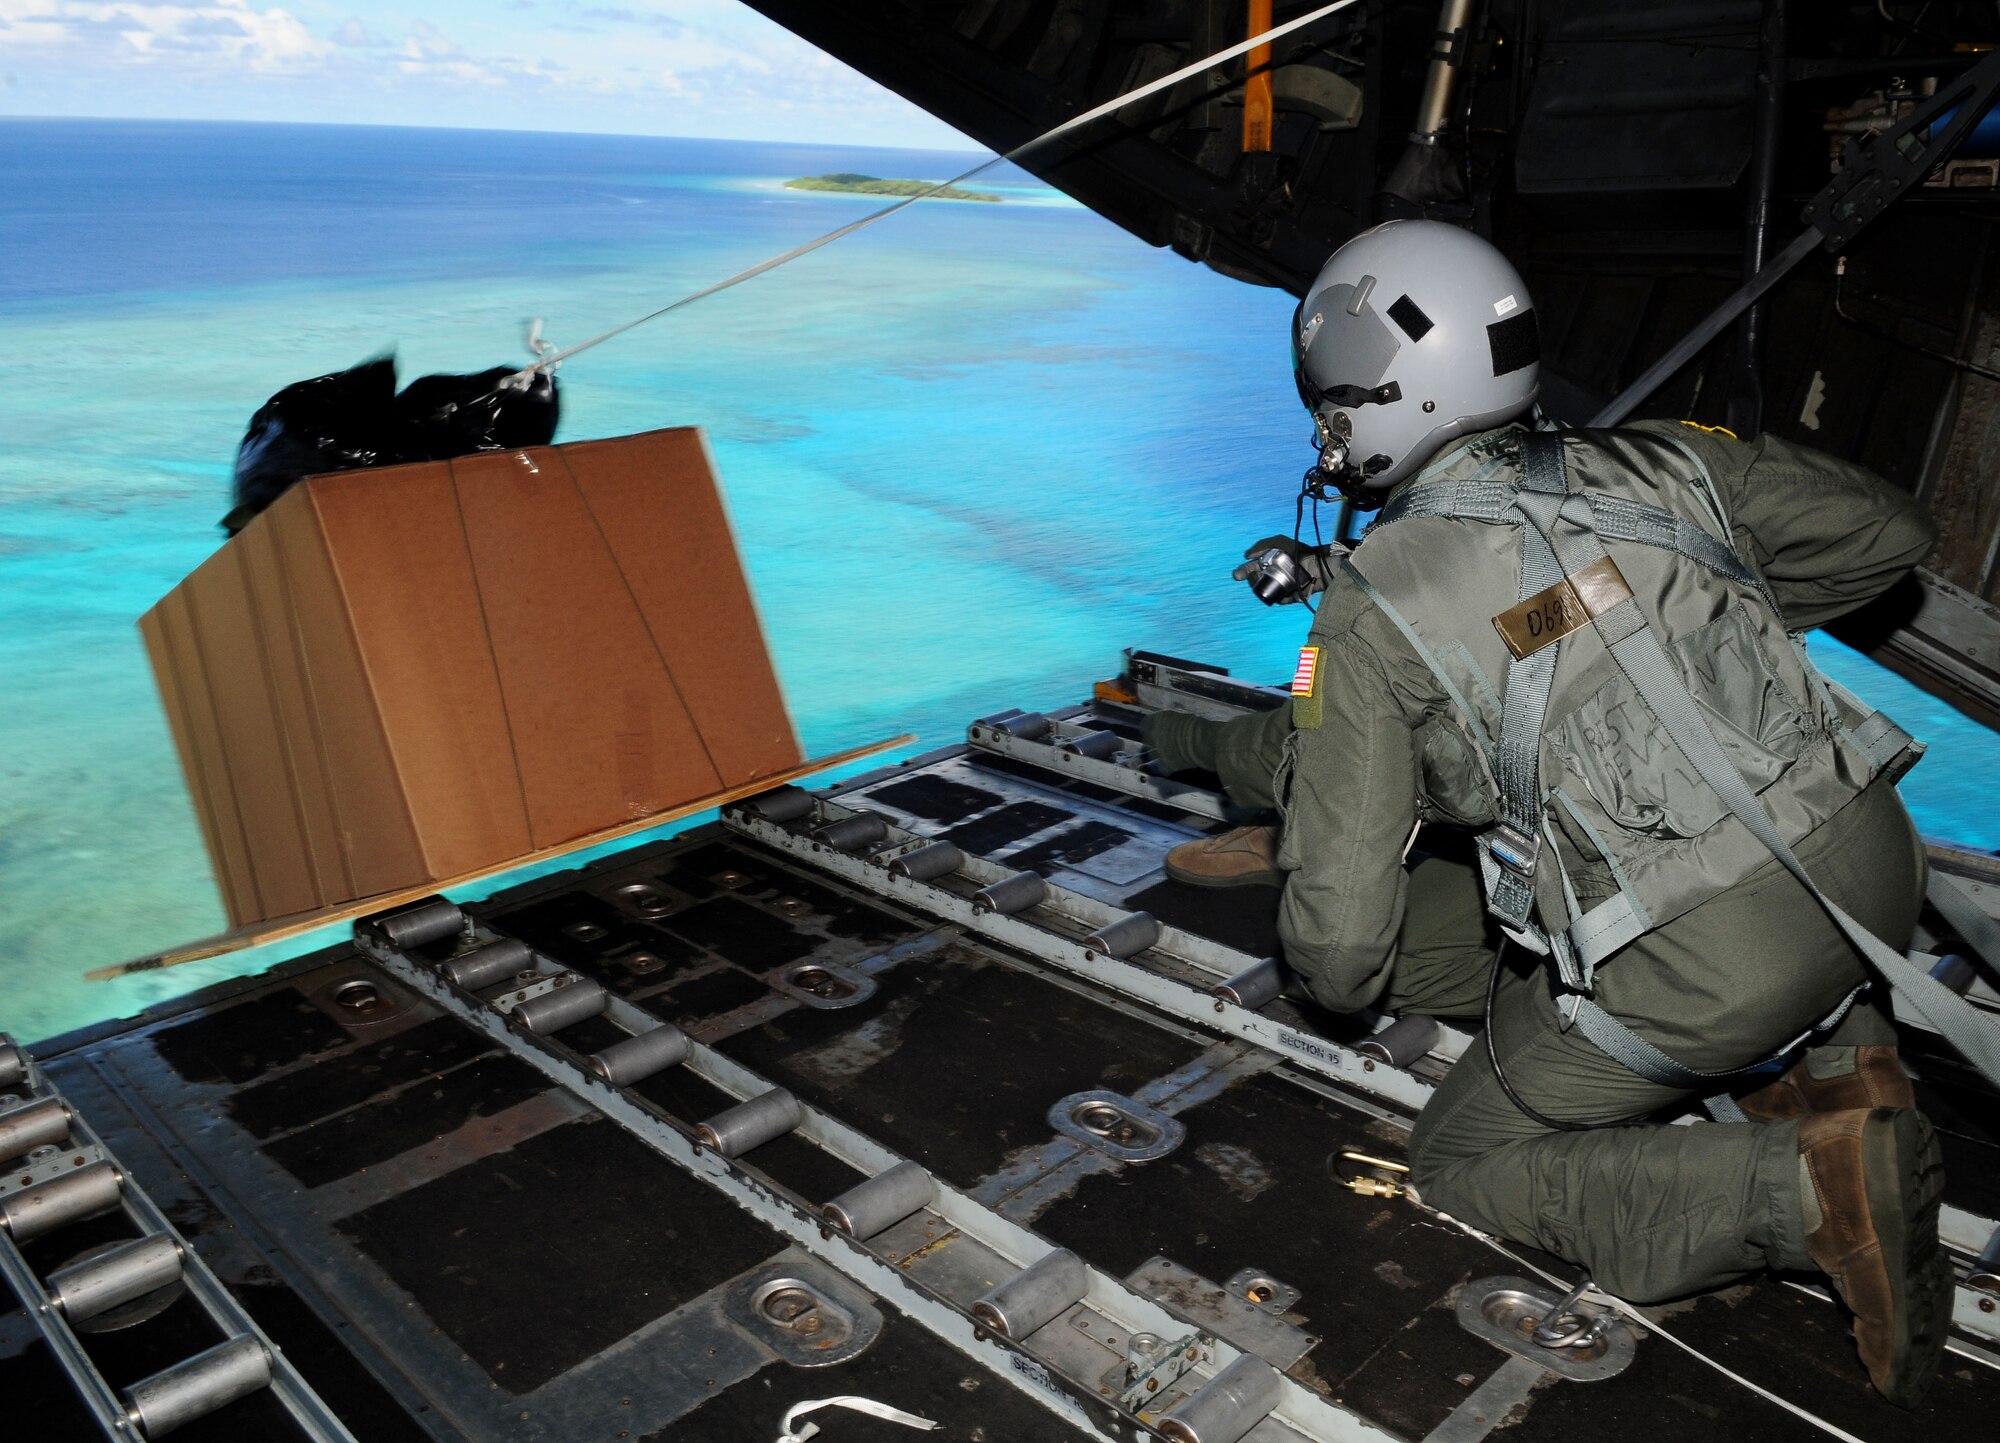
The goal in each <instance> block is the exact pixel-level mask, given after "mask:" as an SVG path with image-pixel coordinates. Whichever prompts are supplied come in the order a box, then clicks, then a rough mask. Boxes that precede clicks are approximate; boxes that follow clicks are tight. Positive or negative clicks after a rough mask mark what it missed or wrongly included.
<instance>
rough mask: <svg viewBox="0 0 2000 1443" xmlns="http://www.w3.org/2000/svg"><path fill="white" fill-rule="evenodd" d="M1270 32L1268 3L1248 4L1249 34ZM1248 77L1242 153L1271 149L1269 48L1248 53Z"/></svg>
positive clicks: (1263, 0)
mask: <svg viewBox="0 0 2000 1443" xmlns="http://www.w3.org/2000/svg"><path fill="white" fill-rule="evenodd" d="M1270 28H1271V0H1250V33H1251V34H1252V35H1262V34H1263V33H1264V32H1265V31H1266V30H1269V29H1270ZM1247 63H1248V65H1249V67H1250V73H1249V75H1248V76H1247V77H1246V78H1245V79H1244V82H1243V153H1244V154H1245V155H1248V154H1250V153H1251V152H1252V151H1268V150H1269V149H1270V148H1271V110H1272V106H1271V47H1270V46H1269V45H1268V44H1266V45H1259V46H1257V47H1256V48H1255V49H1253V50H1252V51H1251V52H1250V55H1249V59H1248V62H1247Z"/></svg>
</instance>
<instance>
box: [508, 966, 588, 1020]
mask: <svg viewBox="0 0 2000 1443" xmlns="http://www.w3.org/2000/svg"><path fill="white" fill-rule="evenodd" d="M526 975H527V974H526V973H516V974H515V978H514V984H513V985H510V986H509V987H508V988H507V990H506V991H505V992H502V993H500V994H499V995H498V996H496V997H493V998H492V999H491V1006H492V1008H493V1010H494V1011H495V1012H512V1011H513V1010H514V1009H515V1008H516V1007H519V1006H520V1005H521V1004H522V1003H523V1002H529V1001H532V1000H534V999H535V998H537V997H545V996H547V995H548V994H549V993H551V992H559V991H561V990H562V989H563V988H565V987H567V986H569V985H570V984H571V983H572V982H574V981H576V980H577V978H578V974H576V973H573V972H553V973H550V972H544V973H541V974H539V975H537V976H536V978H535V980H534V981H533V982H522V981H521V978H522V977H524V976H526Z"/></svg>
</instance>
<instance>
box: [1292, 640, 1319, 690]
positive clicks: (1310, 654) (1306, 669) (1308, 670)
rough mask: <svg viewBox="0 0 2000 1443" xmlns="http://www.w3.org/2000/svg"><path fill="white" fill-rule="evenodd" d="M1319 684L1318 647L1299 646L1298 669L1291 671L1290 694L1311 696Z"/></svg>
mask: <svg viewBox="0 0 2000 1443" xmlns="http://www.w3.org/2000/svg"><path fill="white" fill-rule="evenodd" d="M1318 686H1319V648H1318V647H1316V646H1302V647H1300V648H1299V669H1298V670H1297V671H1295V672H1293V673H1292V695H1293V696H1311V695H1313V692H1314V689H1315V688H1316V687H1318Z"/></svg>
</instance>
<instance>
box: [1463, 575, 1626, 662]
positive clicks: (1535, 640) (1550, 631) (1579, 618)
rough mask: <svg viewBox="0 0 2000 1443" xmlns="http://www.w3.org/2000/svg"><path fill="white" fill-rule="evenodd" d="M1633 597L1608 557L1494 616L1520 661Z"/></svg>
mask: <svg viewBox="0 0 2000 1443" xmlns="http://www.w3.org/2000/svg"><path fill="white" fill-rule="evenodd" d="M1631 599H1632V588H1631V587H1629V586H1627V585H1626V584H1625V578H1624V576H1623V575H1622V574H1621V573H1620V572H1619V570H1618V563H1617V562H1615V561H1613V560H1612V559H1611V558H1610V557H1608V556H1607V557H1605V558H1603V559H1602V560H1600V561H1593V562H1591V563H1590V565H1588V566H1586V567H1584V568H1583V570H1581V571H1579V572H1577V573H1576V574H1575V575H1573V576H1565V577H1564V578H1563V579H1562V580H1561V581H1558V582H1557V583H1556V584H1555V585H1554V586H1550V587H1547V588H1545V589H1543V590H1541V591H1538V592H1536V593H1535V594H1534V595H1533V596H1531V597H1529V598H1528V599H1527V600H1526V601H1523V602H1521V603H1519V604H1518V605H1515V606H1511V607H1509V608H1508V609H1507V610H1505V611H1503V612H1501V613H1500V614H1499V615H1498V616H1496V617H1494V618H1493V629H1494V630H1495V631H1497V632H1499V633H1500V639H1501V640H1502V641H1504V642H1506V643H1507V650H1509V651H1511V652H1513V653H1514V657H1515V659H1516V660H1517V661H1518V660H1520V659H1521V658H1523V657H1529V656H1533V655H1534V654H1535V653H1536V652H1538V651H1540V650H1541V649H1542V648H1543V647H1545V646H1547V645H1549V643H1551V642H1556V641H1561V640H1562V639H1563V638H1564V637H1566V636H1568V635H1569V634H1570V633H1571V632H1572V631H1578V630H1580V629H1582V628H1583V627H1586V626H1588V625H1590V623H1591V619H1592V618H1593V617H1599V616H1602V615H1604V613H1605V612H1607V611H1609V610H1611V608H1612V607H1614V606H1617V605H1618V604H1619V603H1620V602H1624V601H1630V600H1631Z"/></svg>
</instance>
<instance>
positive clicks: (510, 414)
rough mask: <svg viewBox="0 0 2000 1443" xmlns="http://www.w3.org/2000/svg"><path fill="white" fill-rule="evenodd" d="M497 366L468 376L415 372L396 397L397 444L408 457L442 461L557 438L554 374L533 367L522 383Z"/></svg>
mask: <svg viewBox="0 0 2000 1443" xmlns="http://www.w3.org/2000/svg"><path fill="white" fill-rule="evenodd" d="M515 374H516V372H515V370H514V369H513V368H512V367H510V366H495V367H494V368H493V369H492V370H490V371H481V372H479V373H478V374H476V375H471V376H419V377H418V378H417V379H416V380H414V381H412V382H410V384H409V385H408V386H406V387H404V388H403V394H402V395H400V396H398V397H397V398H396V425H397V433H396V435H397V444H398V445H399V446H400V447H401V448H402V450H403V459H404V460H406V461H443V460H447V459H449V458H450V457H453V456H470V455H471V454H472V453H473V452H475V451H516V450H519V449H520V448H521V447H523V446H546V445H548V444H549V442H550V441H552V440H554V439H555V434H556V418H557V415H558V413H559V412H560V411H561V409H562V407H561V404H560V403H559V402H558V401H557V400H556V380H555V377H553V376H549V375H545V374H543V373H542V372H540V371H537V372H535V374H534V375H533V377H531V378H530V380H529V383H528V385H527V387H526V389H523V390H516V389H513V388H512V387H511V386H507V385H504V384H503V383H504V382H506V381H507V380H508V379H509V378H510V377H512V376H513V375H515Z"/></svg>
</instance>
